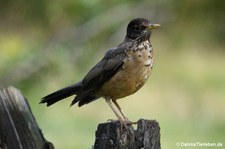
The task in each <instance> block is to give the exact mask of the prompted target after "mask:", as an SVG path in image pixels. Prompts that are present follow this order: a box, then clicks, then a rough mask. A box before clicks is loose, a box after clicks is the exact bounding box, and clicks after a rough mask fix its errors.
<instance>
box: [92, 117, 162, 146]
mask: <svg viewBox="0 0 225 149" xmlns="http://www.w3.org/2000/svg"><path fill="white" fill-rule="evenodd" d="M95 136H96V140H95V144H94V149H160V148H161V145H160V127H159V123H158V122H157V121H155V120H144V119H140V120H139V121H138V122H137V129H136V130H134V128H133V127H132V125H129V126H128V129H127V128H125V127H124V126H123V125H122V124H121V123H120V122H119V121H116V122H109V123H102V124H99V125H98V128H97V131H96V134H95Z"/></svg>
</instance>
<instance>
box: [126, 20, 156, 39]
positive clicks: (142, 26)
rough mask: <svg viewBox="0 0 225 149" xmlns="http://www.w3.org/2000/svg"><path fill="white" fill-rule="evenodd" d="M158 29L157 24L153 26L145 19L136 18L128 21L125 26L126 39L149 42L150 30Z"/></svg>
mask: <svg viewBox="0 0 225 149" xmlns="http://www.w3.org/2000/svg"><path fill="white" fill-rule="evenodd" d="M158 27H160V25H159V24H153V23H151V22H150V21H148V20H147V19H143V18H136V19H133V20H131V21H130V23H129V24H128V26H127V35H126V39H132V40H139V41H141V42H142V41H145V40H149V38H150V36H151V30H152V29H155V28H158Z"/></svg>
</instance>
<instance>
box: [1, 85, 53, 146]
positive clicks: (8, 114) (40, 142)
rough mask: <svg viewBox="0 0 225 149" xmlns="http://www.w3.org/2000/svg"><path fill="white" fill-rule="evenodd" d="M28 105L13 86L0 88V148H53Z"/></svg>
mask: <svg viewBox="0 0 225 149" xmlns="http://www.w3.org/2000/svg"><path fill="white" fill-rule="evenodd" d="M53 148H54V146H53V144H52V143H50V142H48V141H46V139H45V138H44V137H43V134H42V132H41V130H40V129H39V127H38V125H37V123H36V121H35V118H34V116H33V114H32V112H31V109H30V106H29V104H28V102H27V101H26V99H25V98H24V97H23V96H22V94H21V93H20V91H18V90H17V89H15V88H14V87H8V88H5V89H1V90H0V149H53Z"/></svg>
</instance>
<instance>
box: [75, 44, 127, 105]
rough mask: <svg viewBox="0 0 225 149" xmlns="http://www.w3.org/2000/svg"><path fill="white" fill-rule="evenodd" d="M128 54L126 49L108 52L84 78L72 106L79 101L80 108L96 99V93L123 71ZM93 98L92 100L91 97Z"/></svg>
mask: <svg viewBox="0 0 225 149" xmlns="http://www.w3.org/2000/svg"><path fill="white" fill-rule="evenodd" d="M126 56H127V54H126V52H125V49H124V48H121V47H120V48H116V49H110V50H109V51H107V53H106V54H105V56H104V57H103V59H102V60H101V61H100V62H99V63H98V64H96V65H95V66H94V67H93V68H92V69H91V70H90V71H89V72H88V73H87V75H86V76H85V77H84V79H83V82H82V83H83V86H82V89H81V90H80V92H79V93H78V94H77V96H76V98H75V99H74V100H73V102H72V104H71V105H73V104H75V103H76V102H78V101H79V104H78V105H79V106H82V105H84V104H87V103H89V102H91V101H93V100H95V99H96V98H99V97H95V93H96V92H97V91H98V90H99V89H100V88H101V87H102V86H103V84H104V83H105V82H107V81H108V80H110V79H111V78H112V77H113V76H114V75H115V74H116V73H117V72H118V71H120V70H121V68H122V65H123V60H124V59H125V58H126ZM90 96H91V97H93V98H92V99H91V98H89V97H90ZM86 99H88V100H86Z"/></svg>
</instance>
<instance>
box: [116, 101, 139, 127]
mask: <svg viewBox="0 0 225 149" xmlns="http://www.w3.org/2000/svg"><path fill="white" fill-rule="evenodd" d="M112 102H113V103H114V104H115V106H116V107H117V109H118V110H119V111H120V113H121V115H122V116H123V118H124V120H125V121H126V123H129V124H137V122H131V121H130V120H129V119H128V118H127V117H126V116H125V114H124V113H123V111H122V109H121V107H120V106H119V104H118V103H117V102H116V100H112Z"/></svg>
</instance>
